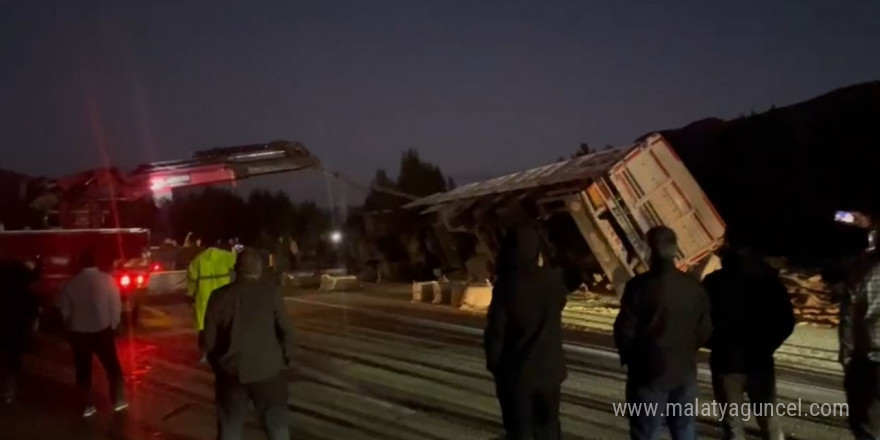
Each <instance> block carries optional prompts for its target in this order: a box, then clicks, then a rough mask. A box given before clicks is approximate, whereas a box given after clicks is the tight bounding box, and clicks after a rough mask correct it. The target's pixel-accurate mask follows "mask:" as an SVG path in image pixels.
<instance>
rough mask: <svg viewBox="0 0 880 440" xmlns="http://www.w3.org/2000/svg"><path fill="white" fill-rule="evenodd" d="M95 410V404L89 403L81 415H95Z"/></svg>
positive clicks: (96, 410)
mask: <svg viewBox="0 0 880 440" xmlns="http://www.w3.org/2000/svg"><path fill="white" fill-rule="evenodd" d="M96 412H98V409H97V408H95V405H89V406H87V407H86V409H84V410H83V417H91V416H93V415H95V413H96Z"/></svg>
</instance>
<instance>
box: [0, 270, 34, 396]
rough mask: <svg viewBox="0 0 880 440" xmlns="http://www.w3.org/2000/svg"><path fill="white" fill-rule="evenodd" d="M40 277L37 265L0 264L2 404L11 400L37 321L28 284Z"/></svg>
mask: <svg viewBox="0 0 880 440" xmlns="http://www.w3.org/2000/svg"><path fill="white" fill-rule="evenodd" d="M39 276H40V266H39V264H38V263H34V262H28V263H22V262H19V261H15V260H0V386H2V387H3V389H2V392H3V395H2V398H3V400H4V402H6V403H12V402H13V401H14V400H15V394H16V382H17V379H18V374H19V370H20V369H21V360H22V357H23V356H24V353H25V351H26V350H27V347H28V345H29V342H30V337H31V333H32V332H33V329H34V325H35V323H36V319H37V312H38V304H37V299H36V297H35V296H34V294H33V292H32V291H31V284H32V283H33V282H35V281H37V279H38V278H39Z"/></svg>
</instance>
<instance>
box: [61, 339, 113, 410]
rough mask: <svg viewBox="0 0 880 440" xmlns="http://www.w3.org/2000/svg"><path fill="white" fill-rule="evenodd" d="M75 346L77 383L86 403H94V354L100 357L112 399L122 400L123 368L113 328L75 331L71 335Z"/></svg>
mask: <svg viewBox="0 0 880 440" xmlns="http://www.w3.org/2000/svg"><path fill="white" fill-rule="evenodd" d="M70 344H71V347H72V348H73V361H74V365H75V367H76V384H77V386H79V388H80V390H81V392H82V395H83V400H84V403H85V404H86V405H93V404H94V397H93V395H92V355H95V356H97V357H98V360H99V361H100V362H101V365H102V366H103V367H104V371H105V372H106V373H107V382H108V383H109V384H110V399H111V400H112V401H113V402H121V401H122V400H123V399H124V396H123V379H122V368H121V367H120V366H119V357H118V356H117V355H116V341H115V339H114V335H113V330H112V329H109V328H108V329H106V330H102V331H99V332H94V333H80V332H73V333H71V335H70Z"/></svg>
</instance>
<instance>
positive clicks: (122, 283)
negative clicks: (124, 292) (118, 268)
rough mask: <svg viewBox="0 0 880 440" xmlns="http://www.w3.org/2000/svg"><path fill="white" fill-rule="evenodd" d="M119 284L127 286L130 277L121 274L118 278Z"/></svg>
mask: <svg viewBox="0 0 880 440" xmlns="http://www.w3.org/2000/svg"><path fill="white" fill-rule="evenodd" d="M119 284H120V285H121V286H122V287H128V286H129V284H131V277H130V276H128V275H123V276H122V278H120V279H119Z"/></svg>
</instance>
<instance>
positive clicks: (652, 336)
mask: <svg viewBox="0 0 880 440" xmlns="http://www.w3.org/2000/svg"><path fill="white" fill-rule="evenodd" d="M862 220H863V221H862V222H860V223H861V224H860V226H862V227H863V228H864V229H865V230H866V231H868V234H867V235H868V237H869V239H868V242H869V246H868V248H867V250H866V251H865V252H863V253H862V254H861V255H860V256H858V257H855V258H852V259H848V260H845V261H843V262H842V263H841V264H840V265H839V266H838V268H837V270H835V271H831V272H829V273H828V274H826V277H827V278H829V280H828V282H829V283H830V284H832V286H834V288H835V289H836V290H837V292H838V293H839V294H840V298H841V321H840V322H841V324H840V346H841V357H840V360H841V363H842V364H843V369H844V373H845V380H844V389H845V391H846V397H847V404H848V408H849V414H848V417H849V426H850V429H851V431H852V434H853V436H854V437H855V438H857V439H876V438H880V252H878V251H877V249H876V247H875V238H876V236H877V233H876V232H875V226H874V223H873V222H871V221H869V220H868V217H866V216H863V217H862ZM646 238H647V243H648V245H649V248H650V250H651V266H650V269H649V270H648V271H647V272H645V273H642V274H639V275H637V276H635V277H634V278H633V279H631V280H630V281H629V282H628V283H627V284H626V287H625V289H624V292H623V296H622V298H621V304H620V310H619V314H618V316H617V319H616V321H615V323H614V340H615V343H616V346H617V350H618V353H619V356H620V361H621V364H622V365H623V366H625V368H626V375H627V381H626V390H625V395H626V400H627V402H628V403H632V404H645V406H643V408H647V407H649V406H650V405H656V406H654V408H657V407H659V408H664V407H668V406H667V405H668V404H673V407H676V406H675V405H676V404H678V406H677V407H678V408H682V405H686V404H693V403H694V401H695V399H696V397H697V392H698V390H699V388H698V385H697V355H698V351H699V350H700V348H703V347H707V348H709V349H711V353H710V360H709V366H710V370H711V373H712V387H713V390H714V395H715V400H716V401H717V402H718V403H719V404H721V405H722V406H720V407H722V408H731V407H732V406H736V407H737V408H742V405H743V404H744V402H745V397H746V396H748V401H749V402H750V404H751V405H756V406H757V407H760V408H767V407H768V405H769V406H775V404H776V375H775V366H774V359H773V355H774V352H775V351H776V350H777V349H778V348H779V347H780V346H781V345H782V344H783V343H784V342H785V340H786V339H787V338H788V337H789V336H790V335H791V333H792V332H793V330H794V326H795V317H794V311H793V307H792V303H791V301H790V298H789V296H788V292H787V290H786V288H785V286H784V285H783V283H782V282H781V280H780V278H779V274H778V272H777V271H776V270H775V269H773V268H772V267H771V266H770V265H769V264H767V262H766V261H765V260H764V259H763V258H762V257H761V256H759V255H758V254H757V253H755V252H754V251H753V250H752V249H750V248H749V246H747V245H745V243H744V242H743V240H742V238H741V236H739V235H737V231H735V230H732V231H728V234H727V236H726V242H725V244H724V245H723V247H722V248H721V249H720V250H719V254H720V257H721V261H722V264H721V266H722V268H721V269H720V270H718V271H716V272H713V273H711V274H709V275H708V276H707V277H706V278H705V279H704V280H702V282H700V281H699V280H698V279H697V278H696V277H694V276H692V275H691V274H687V273H685V272H682V271H680V270H679V269H678V268H676V264H675V258H676V255H677V254H678V245H677V238H676V235H675V233H674V232H673V231H672V230H671V229H669V228H666V227H656V228H654V229H652V230H651V231H649V232H648V234H647V237H646ZM548 255H549V250H548V249H543V247H542V241H541V239H540V233H539V231H538V229H537V228H536V227H534V226H531V225H522V226H519V227H516V228H513V230H512V231H510V232H509V233H508V234H507V235H506V237H505V238H504V240H503V241H502V243H501V247H500V251H499V254H498V260H497V265H498V266H497V267H498V273H497V279H496V282H495V286H494V291H493V297H492V303H491V305H490V307H489V313H488V322H487V326H486V330H485V334H484V336H485V340H484V345H485V351H486V366H487V368H488V369H489V371H490V372H492V374H493V375H494V377H495V383H496V387H497V397H498V401H499V403H500V406H501V411H502V416H503V417H502V419H503V423H504V427H505V430H506V431H507V435H508V438H514V439H559V438H560V436H561V429H560V426H559V403H560V387H561V384H562V382H563V381H564V380H565V378H566V366H565V357H564V355H563V349H562V344H563V342H562V333H561V315H562V310H563V308H564V306H565V301H566V295H567V294H568V292H569V291H570V289H569V288H568V287H567V286H566V283H565V281H564V279H565V278H564V275H563V271H561V270H560V269H559V268H558V267H553V265H552V264H549V262H548V261H547V260H546V257H547V256H548ZM694 414H695V412H693V411H691V412H688V411H681V412H679V413H670V414H663V411H662V409H661V410H660V411H657V412H652V413H649V412H648V411H641V412H633V413H632V414H629V425H630V433H631V438H633V439H656V438H659V436H660V432H661V430H662V428H663V425H664V422H665V425H666V427H667V428H668V430H669V431H670V434H671V437H672V438H673V439H678V440H684V439H693V438H696V422H695V416H694ZM753 414H754V415H755V416H756V417H755V418H756V419H757V421H758V425H759V427H760V432H761V437H762V438H764V439H772V440H780V439H782V438H784V434H783V430H782V428H781V426H780V421H779V420H778V418H777V417H774V416H773V414H772V413H770V412H769V411H760V412H755V413H753ZM721 425H722V426H721V427H722V432H723V437H724V438H725V439H745V438H746V432H745V429H744V426H743V425H744V422H743V419H742V418H741V417H739V416H738V415H737V414H724V417H723V419H722V424H721Z"/></svg>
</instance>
